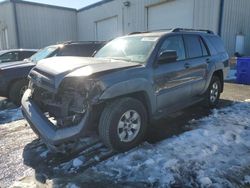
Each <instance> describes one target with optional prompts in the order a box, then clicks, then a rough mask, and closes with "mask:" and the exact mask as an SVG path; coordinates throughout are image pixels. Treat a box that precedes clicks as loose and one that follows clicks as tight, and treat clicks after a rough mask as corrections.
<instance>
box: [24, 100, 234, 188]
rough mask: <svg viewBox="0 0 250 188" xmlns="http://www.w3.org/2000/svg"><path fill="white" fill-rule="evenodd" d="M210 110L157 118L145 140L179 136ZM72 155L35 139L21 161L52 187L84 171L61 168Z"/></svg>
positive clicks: (197, 107) (225, 103) (225, 102)
mask: <svg viewBox="0 0 250 188" xmlns="http://www.w3.org/2000/svg"><path fill="white" fill-rule="evenodd" d="M232 103H233V101H230V100H223V99H222V100H221V101H220V104H219V106H218V108H224V107H227V106H230V105H231V104H232ZM211 113H212V110H211V109H208V108H205V107H204V106H203V105H201V104H200V105H195V106H191V107H189V108H186V109H184V110H183V111H181V112H177V113H175V114H173V115H172V116H170V117H166V118H164V119H161V120H158V121H156V122H154V123H153V124H151V126H150V128H149V130H148V135H147V139H146V141H147V142H149V143H152V144H153V143H156V142H159V141H161V140H164V139H167V138H170V137H173V136H176V135H180V134H182V133H184V132H186V131H189V130H192V129H196V128H197V127H198V126H199V125H198V124H197V127H196V125H195V124H193V123H192V126H190V121H192V120H194V119H196V120H197V119H200V118H203V117H206V116H208V115H209V114H211ZM46 152H47V153H46ZM45 156H46V157H45ZM75 157H76V156H67V157H64V156H63V155H61V156H60V155H59V156H56V157H55V156H52V155H51V154H50V153H48V150H47V148H46V146H45V145H44V144H43V143H42V142H41V141H40V140H38V139H37V140H34V141H32V142H31V143H29V144H27V145H26V146H25V148H24V150H23V159H24V164H25V165H27V166H30V167H32V168H33V169H34V170H35V177H36V180H37V181H39V182H41V183H45V182H46V180H48V179H53V187H57V186H56V185H59V184H61V183H62V182H64V183H65V182H72V180H73V179H74V178H76V177H79V176H83V172H84V171H85V170H86V169H77V170H76V171H70V170H69V171H65V170H64V169H63V167H62V166H63V164H65V163H67V161H70V160H72V159H74V158H75ZM84 174H85V173H84ZM84 176H85V175H84ZM77 179H79V178H77ZM78 182H79V181H78ZM103 182H105V180H103ZM107 182H108V184H106V185H110V186H111V185H112V182H110V181H109V180H107ZM82 183H83V184H84V185H89V186H87V187H95V185H96V186H98V187H102V186H100V180H99V179H98V178H97V179H96V178H94V175H93V176H91V177H89V178H87V180H86V179H85V180H84V178H80V184H81V185H82ZM90 183H91V186H90ZM95 183H96V184H95ZM103 185H104V184H103ZM141 185H143V182H142V183H139V184H138V186H139V187H140V186H141ZM114 186H115V187H119V186H118V185H117V184H114ZM81 187H82V186H81ZM103 187H105V186H103ZM111 187H112V186H111ZM120 187H122V186H120ZM128 187H129V186H128Z"/></svg>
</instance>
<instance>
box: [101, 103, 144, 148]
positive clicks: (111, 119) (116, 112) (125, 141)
mask: <svg viewBox="0 0 250 188" xmlns="http://www.w3.org/2000/svg"><path fill="white" fill-rule="evenodd" d="M125 122H126V123H125ZM118 124H119V125H120V128H118ZM139 125H140V126H139ZM138 127H139V128H138ZM146 130H147V112H146V109H145V107H144V105H143V104H142V103H141V102H140V101H138V100H136V99H133V98H121V99H117V100H114V101H112V102H111V103H110V104H108V105H107V106H106V107H105V108H104V110H103V112H102V114H101V118H100V122H99V136H100V138H101V140H102V141H103V143H104V144H105V145H106V146H107V147H108V148H110V149H112V150H114V151H118V152H123V151H127V150H129V149H131V148H133V147H135V146H137V145H139V144H140V143H141V142H142V141H143V140H144V138H145V135H146ZM129 134H130V136H129Z"/></svg>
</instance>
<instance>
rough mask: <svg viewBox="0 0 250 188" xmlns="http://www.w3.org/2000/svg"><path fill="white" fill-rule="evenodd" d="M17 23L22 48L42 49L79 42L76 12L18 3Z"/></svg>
mask: <svg viewBox="0 0 250 188" xmlns="http://www.w3.org/2000/svg"><path fill="white" fill-rule="evenodd" d="M16 10H17V23H18V30H19V38H20V47H22V48H41V47H44V46H48V45H50V44H55V43H58V42H62V41H70V40H74V41H75V40H77V25H76V24H77V17H76V10H73V9H63V8H54V7H50V6H41V5H35V4H29V3H22V2H20V3H17V4H16Z"/></svg>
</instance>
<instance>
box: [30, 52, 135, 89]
mask: <svg viewBox="0 0 250 188" xmlns="http://www.w3.org/2000/svg"><path fill="white" fill-rule="evenodd" d="M135 66H140V64H139V63H134V62H126V61H122V60H110V59H99V58H87V57H52V58H48V59H43V60H41V61H39V62H38V63H37V65H36V67H35V68H34V69H33V71H32V72H38V73H40V74H44V75H49V77H50V79H52V78H53V84H54V87H55V88H57V87H58V86H59V84H60V83H61V81H62V80H63V79H64V78H65V77H77V76H90V75H92V74H96V73H100V72H104V71H114V70H119V69H124V68H129V67H135ZM47 77H48V76H47Z"/></svg>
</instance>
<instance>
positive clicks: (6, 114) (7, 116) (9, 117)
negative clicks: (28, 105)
mask: <svg viewBox="0 0 250 188" xmlns="http://www.w3.org/2000/svg"><path fill="white" fill-rule="evenodd" d="M20 119H23V115H22V112H21V108H14V109H7V110H2V111H0V124H4V123H9V122H12V121H17V120H20Z"/></svg>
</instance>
